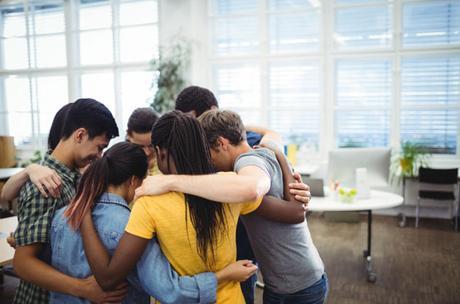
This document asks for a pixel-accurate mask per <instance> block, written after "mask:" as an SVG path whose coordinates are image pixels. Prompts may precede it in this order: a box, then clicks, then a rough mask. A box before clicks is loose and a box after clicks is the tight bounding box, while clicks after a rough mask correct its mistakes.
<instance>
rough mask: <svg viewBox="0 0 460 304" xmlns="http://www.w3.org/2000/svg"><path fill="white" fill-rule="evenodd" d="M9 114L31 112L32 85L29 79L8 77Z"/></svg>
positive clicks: (6, 82)
mask: <svg viewBox="0 0 460 304" xmlns="http://www.w3.org/2000/svg"><path fill="white" fill-rule="evenodd" d="M5 97H6V111H7V112H13V111H15V112H30V111H31V103H30V85H29V79H28V78H22V77H21V78H19V77H8V78H6V79H5Z"/></svg>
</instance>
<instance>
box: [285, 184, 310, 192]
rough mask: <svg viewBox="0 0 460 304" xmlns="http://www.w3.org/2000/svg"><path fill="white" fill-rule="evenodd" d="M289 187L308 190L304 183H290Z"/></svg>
mask: <svg viewBox="0 0 460 304" xmlns="http://www.w3.org/2000/svg"><path fill="white" fill-rule="evenodd" d="M289 188H290V189H291V190H292V189H297V190H306V191H310V186H309V185H307V184H304V183H290V184H289Z"/></svg>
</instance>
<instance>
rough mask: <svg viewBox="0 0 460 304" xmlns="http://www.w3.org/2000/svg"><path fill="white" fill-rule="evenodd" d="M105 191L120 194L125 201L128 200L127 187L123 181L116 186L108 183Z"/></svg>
mask: <svg viewBox="0 0 460 304" xmlns="http://www.w3.org/2000/svg"><path fill="white" fill-rule="evenodd" d="M107 192H108V193H112V194H116V195H118V196H121V197H122V198H123V199H124V200H125V201H128V189H127V187H126V186H125V184H124V183H123V184H121V185H118V186H114V185H109V187H108V188H107Z"/></svg>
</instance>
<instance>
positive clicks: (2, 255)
mask: <svg viewBox="0 0 460 304" xmlns="http://www.w3.org/2000/svg"><path fill="white" fill-rule="evenodd" d="M17 226H18V217H17V216H12V217H7V218H2V219H0V266H3V265H6V264H9V263H11V262H12V261H13V256H14V249H13V248H11V247H10V245H8V243H7V242H6V238H7V237H8V236H9V235H10V233H11V232H14V230H16V227H17Z"/></svg>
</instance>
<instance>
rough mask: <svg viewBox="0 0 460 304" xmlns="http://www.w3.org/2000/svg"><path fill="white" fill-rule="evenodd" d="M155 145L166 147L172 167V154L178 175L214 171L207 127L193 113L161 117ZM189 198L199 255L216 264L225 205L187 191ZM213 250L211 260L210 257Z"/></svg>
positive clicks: (155, 134) (157, 124) (156, 129)
mask: <svg viewBox="0 0 460 304" xmlns="http://www.w3.org/2000/svg"><path fill="white" fill-rule="evenodd" d="M152 144H153V146H154V147H159V148H160V149H165V150H166V152H167V153H168V154H167V155H168V156H167V157H168V159H167V163H168V166H169V157H172V159H173V161H174V164H175V166H176V170H177V173H178V174H189V175H198V174H208V173H213V172H214V169H213V167H212V165H211V155H210V152H209V146H208V143H207V141H206V136H205V134H204V131H203V128H202V127H201V125H200V123H199V122H198V120H197V119H196V118H194V117H192V116H190V115H187V114H184V113H182V112H180V111H172V112H169V113H166V114H164V115H163V116H161V117H160V119H159V120H158V121H157V122H156V124H155V125H154V126H153V129H152ZM157 159H158V158H157ZM185 198H186V202H187V205H188V209H189V210H190V219H191V222H192V225H193V227H194V228H195V230H196V234H197V248H198V254H199V256H200V257H201V259H202V260H203V261H204V262H205V263H206V264H207V265H210V266H211V267H212V265H213V264H214V262H215V257H216V253H215V250H216V248H217V237H218V235H219V234H222V233H224V232H225V231H226V219H225V210H224V206H223V205H222V204H220V203H216V202H213V201H210V200H207V199H204V198H201V197H197V196H194V195H189V194H185ZM209 252H210V253H211V259H208V253H209Z"/></svg>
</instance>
